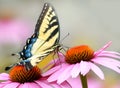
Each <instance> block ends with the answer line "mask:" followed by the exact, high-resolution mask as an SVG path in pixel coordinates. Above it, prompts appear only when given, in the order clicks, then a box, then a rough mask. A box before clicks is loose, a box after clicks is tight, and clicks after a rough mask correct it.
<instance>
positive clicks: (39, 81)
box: [35, 80, 51, 88]
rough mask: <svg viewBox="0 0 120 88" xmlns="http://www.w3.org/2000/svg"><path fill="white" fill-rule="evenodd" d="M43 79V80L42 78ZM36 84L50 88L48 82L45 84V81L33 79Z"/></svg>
mask: <svg viewBox="0 0 120 88" xmlns="http://www.w3.org/2000/svg"><path fill="white" fill-rule="evenodd" d="M43 81H44V80H43ZM35 82H36V83H37V84H38V85H40V86H41V87H42V88H51V86H50V84H47V83H45V82H42V80H36V81H35Z"/></svg>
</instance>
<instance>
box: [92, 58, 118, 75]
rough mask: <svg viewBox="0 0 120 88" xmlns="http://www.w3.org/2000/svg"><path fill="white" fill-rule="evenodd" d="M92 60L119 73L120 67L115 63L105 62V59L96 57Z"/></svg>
mask: <svg viewBox="0 0 120 88" xmlns="http://www.w3.org/2000/svg"><path fill="white" fill-rule="evenodd" d="M92 61H94V62H95V63H98V64H100V65H102V66H105V67H107V68H110V69H112V70H114V71H116V72H118V73H120V69H119V68H118V67H117V66H116V65H115V63H112V62H107V60H104V61H103V60H101V58H100V59H97V60H96V59H93V60H92Z"/></svg>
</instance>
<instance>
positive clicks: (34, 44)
mask: <svg viewBox="0 0 120 88" xmlns="http://www.w3.org/2000/svg"><path fill="white" fill-rule="evenodd" d="M59 29H60V26H59V22H58V18H57V15H56V12H55V10H54V8H53V6H51V5H50V4H49V3H45V4H44V7H43V10H42V13H41V15H40V16H39V18H38V21H37V24H36V26H35V32H34V34H33V35H32V36H31V38H28V39H27V41H26V45H25V46H24V48H23V50H22V51H21V52H19V53H18V54H19V55H20V62H18V63H15V64H13V65H11V66H8V67H6V68H5V70H9V69H10V68H11V67H13V66H15V65H25V67H26V69H27V70H29V69H31V68H32V67H33V66H35V65H37V63H39V62H40V61H41V60H42V59H43V58H44V57H45V56H47V55H49V54H50V53H51V52H53V51H55V50H56V49H58V47H59V46H60V45H59V39H60V30H59Z"/></svg>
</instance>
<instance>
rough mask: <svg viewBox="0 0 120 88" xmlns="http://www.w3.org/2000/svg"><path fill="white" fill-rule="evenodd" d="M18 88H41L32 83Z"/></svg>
mask: <svg viewBox="0 0 120 88" xmlns="http://www.w3.org/2000/svg"><path fill="white" fill-rule="evenodd" d="M12 88H16V87H12ZM19 88H42V87H40V86H38V84H35V83H33V82H27V83H24V84H21V85H20V86H19Z"/></svg>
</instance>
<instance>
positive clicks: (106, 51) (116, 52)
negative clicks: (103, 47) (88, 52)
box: [102, 51, 120, 56]
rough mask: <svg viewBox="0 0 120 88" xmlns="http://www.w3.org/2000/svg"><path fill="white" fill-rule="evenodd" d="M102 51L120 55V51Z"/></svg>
mask: <svg viewBox="0 0 120 88" xmlns="http://www.w3.org/2000/svg"><path fill="white" fill-rule="evenodd" d="M102 53H105V54H116V55H119V56H120V53H118V52H114V51H103V52H102Z"/></svg>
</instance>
